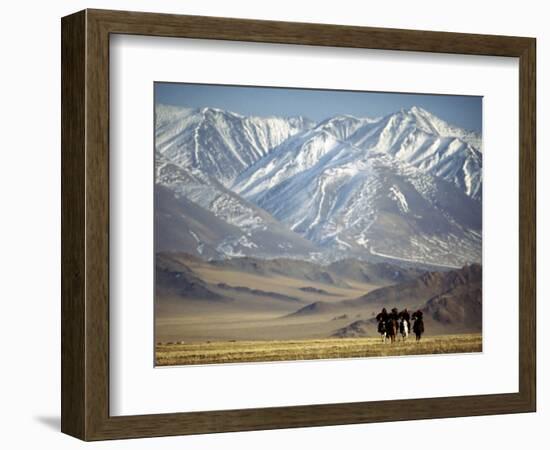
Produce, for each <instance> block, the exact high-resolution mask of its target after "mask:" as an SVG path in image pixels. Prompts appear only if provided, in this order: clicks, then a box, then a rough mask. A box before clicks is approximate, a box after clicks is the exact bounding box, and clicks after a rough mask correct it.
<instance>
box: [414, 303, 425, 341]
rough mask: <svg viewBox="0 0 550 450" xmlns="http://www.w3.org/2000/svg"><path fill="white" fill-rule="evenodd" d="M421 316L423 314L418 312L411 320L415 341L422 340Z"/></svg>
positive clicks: (422, 326) (422, 321)
mask: <svg viewBox="0 0 550 450" xmlns="http://www.w3.org/2000/svg"><path fill="white" fill-rule="evenodd" d="M423 315H424V314H423V313H422V311H420V310H418V311H416V312H415V313H413V315H412V319H413V320H414V324H413V327H412V328H413V332H414V334H415V336H416V340H417V341H419V340H420V339H421V338H422V333H424V320H423V319H422V316H423Z"/></svg>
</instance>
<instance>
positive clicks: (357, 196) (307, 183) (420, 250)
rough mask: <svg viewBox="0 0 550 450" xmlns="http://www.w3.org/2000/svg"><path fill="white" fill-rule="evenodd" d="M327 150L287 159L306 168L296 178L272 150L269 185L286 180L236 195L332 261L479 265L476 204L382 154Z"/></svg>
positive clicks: (339, 146)
mask: <svg viewBox="0 0 550 450" xmlns="http://www.w3.org/2000/svg"><path fill="white" fill-rule="evenodd" d="M309 142H310V141H306V142H305V143H304V145H303V147H302V149H303V151H304V152H305V153H306V155H309V154H310V150H311V147H310V146H309V145H308V143H309ZM330 143H331V144H332V146H331V147H328V151H327V152H326V153H324V154H317V153H316V154H315V155H316V156H317V159H316V160H315V162H313V161H312V160H311V159H308V158H306V157H303V156H302V155H296V154H293V156H292V158H291V161H307V162H308V163H309V164H302V165H301V166H300V168H301V169H302V170H300V171H298V170H291V168H289V167H287V166H286V161H285V159H284V158H282V161H280V162H279V164H278V165H273V164H272V160H273V159H274V158H275V156H276V153H277V152H278V151H279V149H277V151H276V152H274V153H273V154H272V155H271V156H272V158H270V161H269V163H268V164H267V165H268V166H271V167H275V169H274V170H273V173H274V174H275V176H274V178H277V176H278V175H280V174H281V173H288V174H290V175H289V176H287V177H285V178H284V179H282V180H281V181H280V182H279V183H276V184H272V185H270V184H271V183H270V178H269V177H265V178H264V179H262V180H261V181H263V183H258V184H255V185H252V186H251V187H248V188H245V189H244V190H242V191H241V193H242V195H244V196H245V197H246V198H249V199H250V200H251V201H252V202H254V203H255V204H257V205H258V206H260V207H261V208H263V209H265V210H267V211H269V212H270V213H271V214H272V215H273V216H274V217H275V218H276V219H278V220H280V221H281V222H283V223H284V224H286V225H287V226H288V227H289V228H290V229H292V230H293V231H295V232H296V233H298V234H300V235H303V236H305V237H306V238H308V239H309V240H311V241H313V242H315V243H317V244H318V245H320V246H321V247H322V248H324V249H325V250H326V251H328V252H329V253H331V254H332V258H333V259H334V258H338V257H342V256H343V255H345V254H346V253H347V254H350V253H351V254H358V255H360V254H363V256H365V255H369V254H370V255H375V256H380V257H385V258H390V259H397V260H406V261H411V262H414V261H416V262H424V263H429V264H440V265H449V266H460V265H461V264H463V263H464V262H467V261H479V260H480V258H481V246H480V237H479V235H480V232H481V204H480V202H478V201H476V200H474V199H471V198H470V197H468V196H466V195H465V194H464V193H463V192H462V191H460V190H459V189H457V188H456V187H455V186H454V185H453V184H451V183H448V182H446V181H444V180H441V179H439V178H437V177H434V176H432V175H430V174H426V173H423V172H422V171H421V170H419V169H417V168H415V167H413V166H410V165H408V164H406V163H403V162H401V161H399V160H397V159H394V158H392V157H391V156H390V155H388V154H385V153H382V152H367V153H365V152H364V151H363V150H361V149H359V148H357V147H354V146H351V145H349V144H345V143H341V142H338V141H330ZM286 154H287V153H285V155H286ZM237 188H238V187H237ZM237 192H239V191H238V189H237ZM338 255H340V256H338Z"/></svg>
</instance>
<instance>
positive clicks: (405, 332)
mask: <svg viewBox="0 0 550 450" xmlns="http://www.w3.org/2000/svg"><path fill="white" fill-rule="evenodd" d="M422 317H423V313H422V311H420V310H418V311H416V312H414V313H413V314H412V316H411V314H410V313H409V311H408V310H407V308H405V309H404V310H403V311H401V312H399V310H398V309H397V308H392V310H391V312H389V313H388V311H387V310H386V308H382V311H381V312H380V313H378V314H377V316H376V321H377V322H378V333H380V335H381V336H382V342H384V343H385V342H386V340H387V339H389V340H390V342H391V343H394V342H395V341H396V339H397V333H398V332H399V333H400V334H401V340H402V341H406V340H407V337H408V336H409V332H410V331H411V329H412V331H413V332H414V334H415V335H416V340H417V341H419V340H420V338H421V337H422V333H424V321H423V318H422ZM411 319H412V320H414V324H413V326H412V328H411Z"/></svg>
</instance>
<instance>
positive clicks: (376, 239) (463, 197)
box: [156, 105, 482, 267]
mask: <svg viewBox="0 0 550 450" xmlns="http://www.w3.org/2000/svg"><path fill="white" fill-rule="evenodd" d="M156 155H157V156H156V162H157V177H156V183H157V184H158V185H159V186H162V187H164V188H166V189H167V190H168V191H170V192H171V193H172V194H173V195H174V196H175V198H176V199H177V198H182V199H183V198H185V201H189V202H192V203H193V204H194V205H196V206H197V207H200V208H202V209H204V211H206V212H207V213H209V214H213V215H214V216H215V217H216V218H217V219H219V220H220V221H222V222H223V223H225V224H227V225H228V226H230V227H234V228H233V229H232V230H233V231H234V229H237V230H240V231H239V232H238V233H236V234H235V233H234V232H232V234H231V233H228V234H231V235H232V237H231V238H230V239H229V240H230V241H231V242H230V243H220V242H219V241H216V240H215V239H214V240H213V242H209V243H208V248H210V249H214V250H213V251H214V253H216V252H217V253H216V254H217V255H222V256H223V255H225V256H235V255H241V254H244V255H251V256H263V257H276V256H281V254H283V255H287V256H290V257H298V258H303V259H316V260H322V261H326V262H328V261H333V260H336V259H339V258H343V257H349V256H355V257H359V258H363V259H364V258H367V259H368V258H370V259H375V260H381V259H382V260H394V261H398V260H401V261H408V262H411V263H422V264H434V265H448V266H453V267H454V266H461V265H463V264H464V263H468V262H479V261H481V226H482V225H481V201H480V200H481V191H482V154H481V138H480V137H479V136H478V135H476V134H475V133H471V132H467V131H464V130H461V129H459V128H456V127H453V126H451V125H448V124H447V123H445V122H444V121H442V120H440V119H438V118H437V117H435V116H434V115H432V114H430V113H428V112H427V111H425V110H423V109H420V108H416V107H413V108H411V109H409V110H403V111H399V112H397V113H394V114H390V115H388V116H385V117H382V118H377V119H368V118H356V117H352V116H335V117H332V118H330V119H327V120H325V121H323V122H321V123H319V124H317V125H315V124H313V123H312V122H311V121H309V120H307V119H304V118H295V119H282V118H258V117H243V116H240V115H238V114H234V113H230V112H226V111H221V110H217V109H213V108H202V109H200V110H191V109H185V108H174V107H166V106H162V105H161V106H158V107H157V110H156ZM190 209H192V208H190ZM182 211H185V208H182ZM182 214H184V213H183V212H182ZM206 215H207V214H201V216H204V217H206ZM187 219H188V218H187ZM165 222H166V223H167V224H171V225H169V226H175V225H173V224H174V223H175V221H173V220H170V221H169V220H167V221H165ZM208 222H209V221H208V220H206V221H205V223H208ZM210 222H216V221H215V220H212V221H210ZM167 226H168V225H167ZM180 226H182V227H187V228H189V229H190V230H191V228H193V227H191V226H190V225H189V224H188V223H187V222H186V223H185V224H184V225H181V224H180ZM201 226H202V227H204V226H205V224H202V225H201ZM216 227H217V229H223V228H224V227H221V226H219V224H218V225H216ZM172 231H173V232H172V235H177V233H176V231H174V230H172ZM191 231H193V233H194V234H195V235H196V236H199V234H200V233H198V232H197V229H193V230H191ZM188 234H189V233H188ZM211 234H215V233H211ZM199 239H202V238H200V237H199ZM183 241H185V243H184V244H182V245H183V246H186V245H191V247H192V250H193V251H194V252H195V253H196V251H197V248H198V247H197V248H196V246H195V244H194V242H195V241H197V240H196V239H194V240H193V239H190V238H189V239H188V236H187V237H186V239H184V240H183ZM183 241H181V242H183ZM189 242H191V244H189ZM197 242H198V241H197ZM201 242H202V243H203V244H204V239H202V240H201ZM180 250H181V249H180ZM183 250H185V249H183Z"/></svg>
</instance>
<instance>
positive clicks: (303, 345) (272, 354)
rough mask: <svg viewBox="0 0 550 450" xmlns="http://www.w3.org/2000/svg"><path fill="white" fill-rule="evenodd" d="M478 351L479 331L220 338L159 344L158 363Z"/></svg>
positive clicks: (479, 349) (162, 364)
mask: <svg viewBox="0 0 550 450" xmlns="http://www.w3.org/2000/svg"><path fill="white" fill-rule="evenodd" d="M481 351H482V339H481V334H478V333H476V334H456V335H440V336H429V337H423V338H422V340H421V341H420V342H415V340H414V337H409V339H408V340H407V341H405V342H402V341H398V342H396V343H394V344H390V343H388V342H387V343H382V341H381V339H380V338H378V337H376V338H374V337H370V338H350V339H342V338H334V339H332V338H329V339H305V340H284V341H235V342H232V341H223V342H219V341H218V342H201V343H159V344H157V346H156V364H157V365H158V366H174V365H192V364H215V363H244V362H260V361H263V362H266V361H296V360H313V359H333V358H365V357H375V356H400V355H425V354H442V353H477V352H481Z"/></svg>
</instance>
